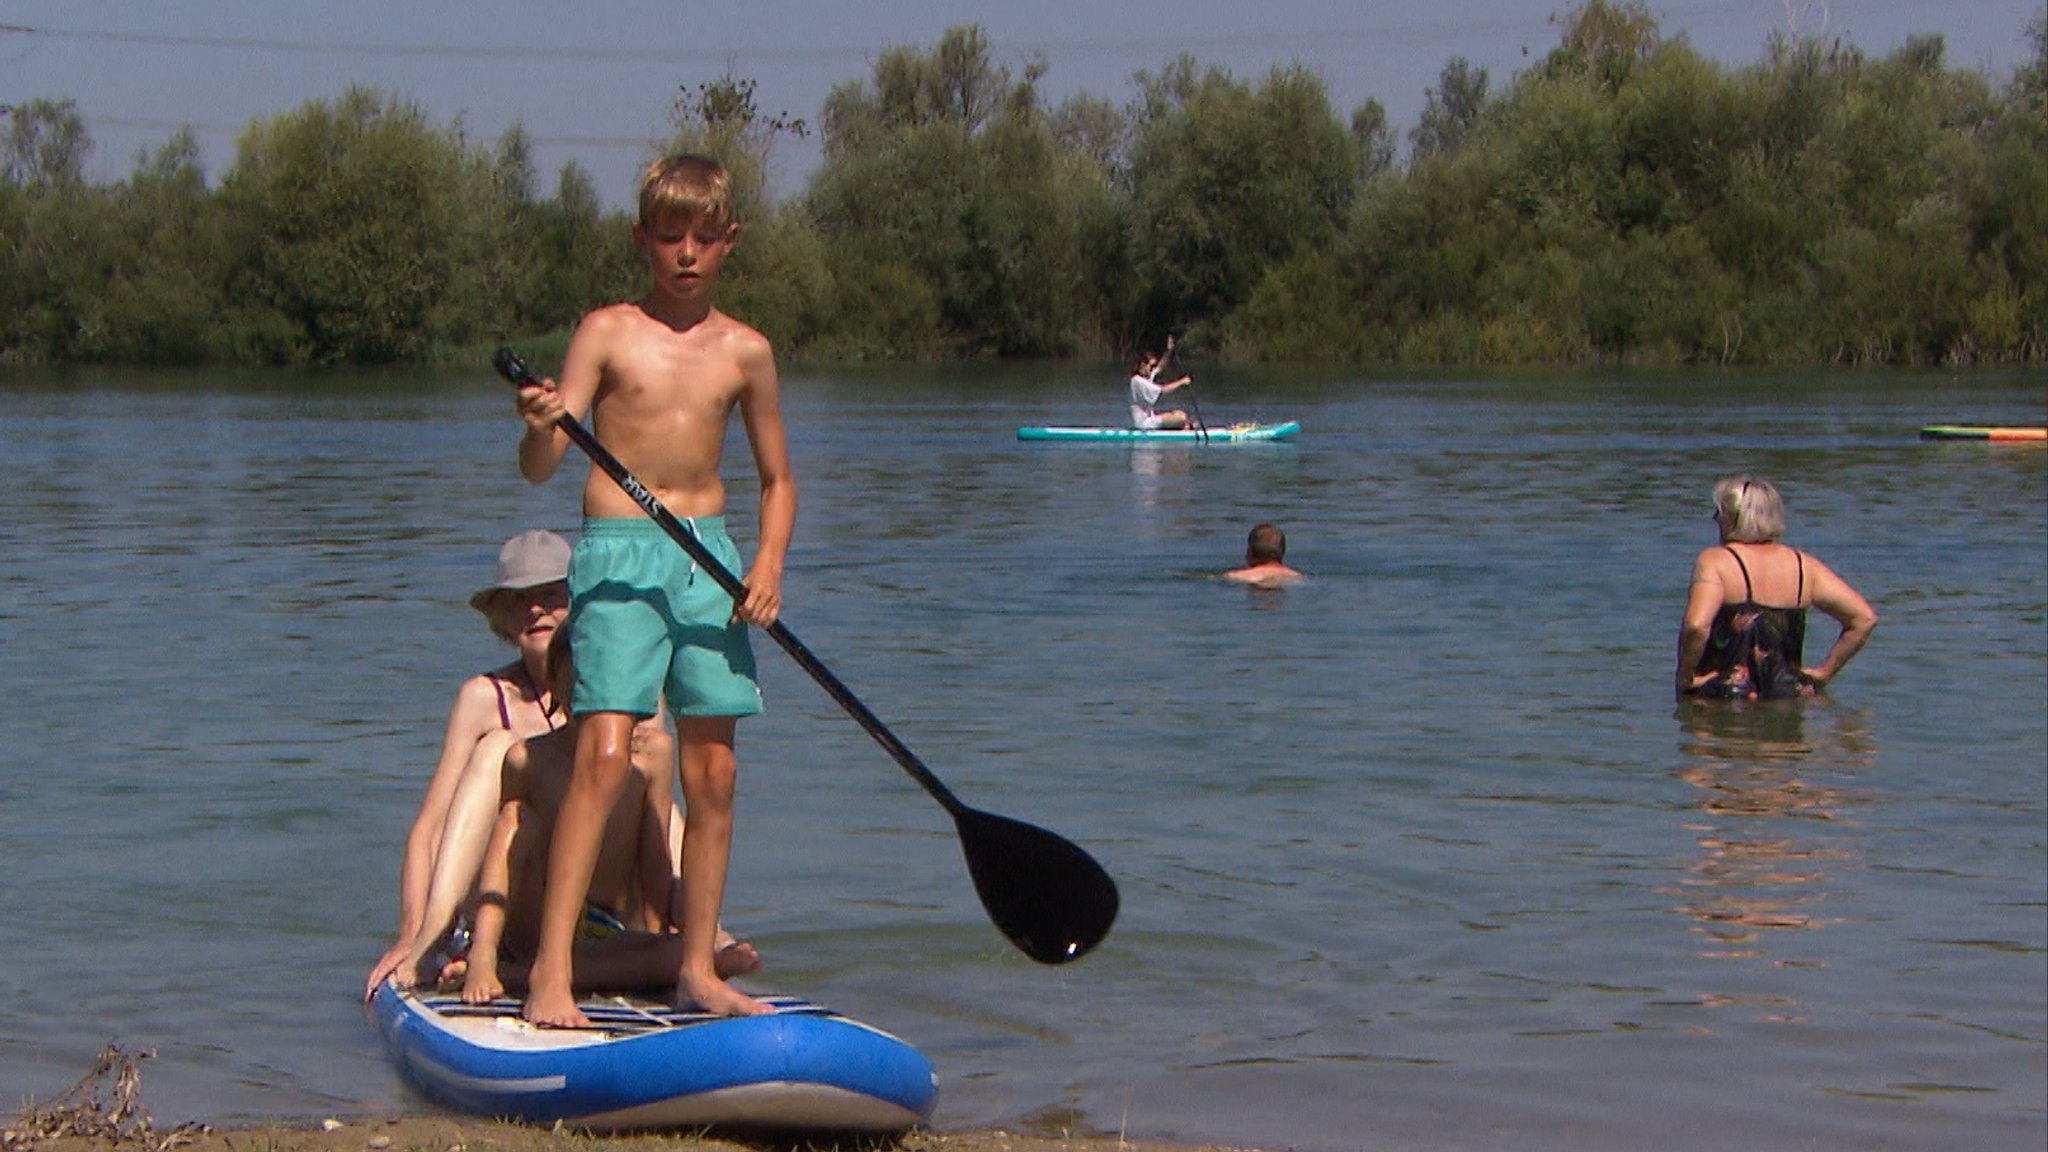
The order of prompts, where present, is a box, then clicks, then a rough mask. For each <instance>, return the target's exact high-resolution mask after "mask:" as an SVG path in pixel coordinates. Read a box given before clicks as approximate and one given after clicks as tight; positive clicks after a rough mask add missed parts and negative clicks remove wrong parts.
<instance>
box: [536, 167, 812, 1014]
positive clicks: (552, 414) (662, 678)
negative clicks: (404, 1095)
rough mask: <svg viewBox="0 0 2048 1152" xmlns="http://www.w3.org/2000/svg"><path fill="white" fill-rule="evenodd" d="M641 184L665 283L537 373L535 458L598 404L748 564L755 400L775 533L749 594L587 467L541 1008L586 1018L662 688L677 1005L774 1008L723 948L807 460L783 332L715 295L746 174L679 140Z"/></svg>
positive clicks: (658, 477) (765, 515)
mask: <svg viewBox="0 0 2048 1152" xmlns="http://www.w3.org/2000/svg"><path fill="white" fill-rule="evenodd" d="M639 199H640V203H639V219H638V221H637V222H636V223H635V224H634V225H633V241H634V244H635V245H636V246H637V247H638V249H639V251H640V254H641V256H642V257H643V258H644V259H645V260H646V261H647V267H648V272H649V275H650V277H651V281H652V282H651V284H650V286H649V288H648V291H647V293H646V295H644V296H642V297H641V298H640V299H639V300H638V301H636V302H632V303H621V304H611V305H607V306H605V307H602V308H598V309H596V310H595V311H593V312H591V313H590V314H589V315H587V316H585V317H584V318H583V320H582V322H581V323H580V324H578V325H577V328H576V333H575V335H574V336H573V337H572V338H571V340H570V342H569V349H568V352H567V354H566V356H565V358H564V361H563V364H562V376H561V380H560V382H559V383H556V382H554V381H544V382H542V384H541V385H539V386H524V387H521V388H520V389H519V415H520V418H521V419H522V420H523V421H524V422H525V424H526V432H525V434H524V435H523V436H522V437H521V438H520V441H519V470H520V472H521V473H522V474H523V475H525V477H526V479H527V480H528V481H529V482H531V483H534V484H540V483H544V482H545V481H547V480H548V478H549V477H551V476H553V475H554V473H555V470H556V469H557V468H558V467H559V466H560V465H561V462H562V456H563V454H564V453H565V452H566V451H567V449H568V447H569V443H570V441H569V438H568V435H567V434H566V433H565V432H564V431H562V429H561V428H560V427H559V426H558V421H559V420H560V419H561V418H562V417H563V416H564V415H567V416H571V417H574V418H576V419H579V420H580V419H582V418H584V416H585V415H586V414H587V415H588V416H589V422H590V425H591V429H592V432H593V434H594V435H595V436H596V438H597V440H598V442H599V443H600V444H602V445H603V446H604V447H605V448H607V449H609V450H610V451H611V453H612V454H613V455H615V456H617V457H618V458H619V460H620V462H622V463H623V464H625V466H626V467H627V468H628V469H629V470H630V471H631V473H632V475H633V476H634V477H636V478H637V479H638V480H639V481H640V483H641V484H642V485H643V486H644V487H645V488H647V489H648V490H649V491H650V492H652V493H653V494H654V496H655V497H656V498H657V499H659V500H660V501H661V503H662V504H663V505H664V506H665V507H666V508H667V509H668V510H669V511H670V512H671V513H673V514H674V515H675V516H676V517H677V518H678V519H680V520H682V521H684V522H685V523H686V524H687V525H688V526H689V528H690V530H691V531H692V532H693V533H694V534H695V535H696V537H697V539H698V540H700V541H701V542H702V543H703V544H704V545H705V547H707V548H709V549H710V550H711V552H712V553H713V554H714V555H715V556H716V557H718V559H720V560H721V561H722V562H723V563H724V564H725V565H726V567H727V568H729V569H731V570H734V571H737V570H738V569H739V553H738V549H737V548H736V547H735V546H734V545H733V543H732V541H731V539H730V538H729V537H728V536H727V535H726V533H725V520H724V516H725V489H724V486H723V484H722V483H721V482H720V480H719V473H718V464H719V457H720V454H721V453H722V451H723V449H724V444H725V428H726V424H727V423H728V421H729V420H730V417H731V414H732V411H733V409H734V408H735V407H737V408H738V409H739V412H740V419H741V421H742V423H743V424H744V425H745V427H746V430H747V441H748V444H749V445H750V446H751V448H752V450H753V457H754V465H755V469H756V472H757V473H758V475H759V478H760V484H761V499H760V527H759V532H760V537H759V540H758V541H757V542H756V545H755V551H754V562H753V565H752V566H751V567H750V568H748V569H747V573H746V579H745V584H746V598H745V599H744V600H743V601H742V602H740V603H737V604H735V603H734V602H733V599H732V598H731V597H730V596H728V595H727V594H726V593H725V592H724V591H723V590H722V589H721V588H720V587H719V585H718V583H717V581H715V580H713V579H712V578H711V577H710V576H709V575H708V574H706V573H702V572H699V571H697V570H696V567H695V565H694V564H693V563H692V562H691V560H690V558H689V557H688V555H686V554H685V553H684V552H683V551H682V549H681V548H679V547H677V545H676V544H675V542H674V541H672V540H670V539H668V537H667V535H666V534H665V533H664V532H663V531H662V530H661V528H660V526H659V525H657V524H656V523H655V522H654V521H653V520H651V519H649V518H648V517H647V515H646V513H645V512H643V511H642V510H641V508H640V506H639V505H638V504H637V503H635V501H634V500H633V498H632V497H631V496H629V495H627V494H626V492H625V491H624V490H623V489H621V488H620V487H619V486H618V485H617V484H616V483H615V482H613V481H612V480H611V479H610V478H609V477H608V476H606V475H604V474H603V473H602V472H600V471H599V470H598V469H596V468H592V469H591V470H590V474H589V476H588V478H587V479H586V480H585V482H584V485H583V517H584V520H583V535H582V539H581V540H580V541H579V542H578V543H577V545H576V548H575V552H574V554H573V555H572V557H571V559H570V562H569V593H570V608H569V625H568V627H569V636H570V640H571V643H572V644H573V645H574V650H575V665H576V678H575V689H574V692H573V693H572V696H571V700H570V705H569V706H570V709H571V711H573V712H574V713H575V715H576V716H577V717H578V719H579V728H578V732H577V740H576V757H575V766H574V768H573V770H572V773H571V779H570V783H569V789H568V792H567V794H566V795H565V796H564V797H563V801H562V809H561V814H560V816H559V818H558V819H557V821H556V823H555V827H554V832H553V835H552V838H551V841H550V845H549V850H548V869H547V887H546V892H545V895H544V897H543V906H542V910H541V925H540V941H539V946H538V949H537V951H536V953H535V956H534V963H533V969H532V973H531V977H530V987H529V989H528V993H527V998H526V1007H525V1011H524V1015H525V1017H526V1018H527V1019H528V1020H531V1021H533V1022H534V1023H537V1024H547V1025H555V1026H559V1027H585V1026H587V1025H588V1021H587V1020H586V1019H585V1018H584V1016H583V1013H582V1012H581V1011H580V1010H579V1009H578V1008H577V1007H576V999H575V995H574V993H573V992H572V989H571V979H570V978H571V961H570V950H571V947H572V945H573V943H574V941H575V936H576V927H577V924H578V923H579V922H580V921H581V920H582V917H583V911H584V908H583V905H584V899H585V896H586V895H587V892H588V889H589V886H590V880H591V875H592V872H593V870H594V868H595V866H596V861H597V854H598V846H599V841H600V839H601V837H602V835H603V832H604V827H605V823H606V820H607V817H608V815H609V813H610V812H611V810H612V807H613V805H614V804H615V803H616V802H617V800H618V799H619V796H620V794H621V792H622V791H623V790H624V787H625V784H626V778H627V774H628V772H629V768H630V764H629V756H630V750H631V746H632V729H633V724H634V722H635V721H636V720H637V719H638V718H640V717H643V716H649V715H652V714H653V713H654V710H655V708H656V707H657V706H658V705H659V703H660V701H661V700H662V699H663V694H664V693H666V699H667V701H668V707H669V710H670V712H671V713H672V714H673V715H674V716H675V722H676V760H677V772H678V775H679V776H680V777H681V780H682V792H683V803H684V824H683V827H684V836H683V861H682V890H683V913H682V917H683V925H682V927H683V959H682V965H681V970H680V972H679V973H678V974H677V981H676V998H677V1001H678V1005H679V1006H684V1005H692V1004H693V1005H696V1006H698V1007H701V1008H703V1009H705V1010H706V1011H710V1012H715V1013H719V1014H722V1015H727V1016H745V1015H756V1014H760V1013H764V1012H767V1011H769V1010H770V1009H769V1008H768V1007H767V1006H766V1005H764V1004H761V1003H759V1002H758V1001H756V1000H754V999H753V998H752V997H749V996H747V995H746V994H745V993H743V992H741V991H740V990H739V989H737V988H734V987H732V986H731V985H729V984H727V983H726V982H725V981H724V980H723V979H721V978H720V977H719V975H718V973H717V971H716V968H715V966H714V953H713V949H714V947H715V940H716V937H717V932H718V915H719V908H720V906H721V904H722V903H723V902H724V897H725V876H726V864H727V858H728V854H729V852H730V849H731V845H732V824H733V791H734V782H735V779H736V776H737V770H738V765H737V761H736V759H735V757H734V754H733V735H734V731H735V728H736V727H737V724H736V722H737V719H738V718H739V717H741V716H749V715H753V714H754V713H757V712H759V711H760V710H761V693H760V689H759V688H758V687H757V686H756V684H755V682H754V657H753V652H752V649H751V647H750V645H749V642H748V638H747V632H746V627H745V625H746V624H755V625H759V626H762V627H766V626H768V625H769V624H772V623H774V621H775V617H776V614H777V613H778V612H779V611H780V609H781V605H782V563H783V557H784V555H785V554H786V553H787V552H788V549H789V540H790V535H791V533H792V531H793V530H794V528H795V524H796V478H795V477H794V476H793V475H792V474H791V472H790V467H789V453H788V447H787V444H786V442H785V439H784V433H783V427H782V412H781V402H780V397H779V395H778V391H779V386H778V384H777V380H776V372H775V356H774V351H773V349H772V348H771V347H770V346H769V342H768V340H767V338H766V337H764V336H763V335H762V334H761V333H759V332H757V331H755V330H754V329H753V328H750V327H748V326H747V325H745V324H742V323H740V322H739V321H737V320H735V319H733V318H732V317H730V316H727V315H726V314H725V313H723V312H720V311H719V310H718V309H716V308H714V307H712V306H711V289H712V286H713V284H714V283H715V282H716V281H717V279H718V273H719V270H720V269H721V268H722V267H723V265H724V263H725V259H726V256H727V255H728V254H729V253H730V252H731V251H732V246H733V243H734V241H735V240H736V239H737V237H738V235H739V222H738V220H737V219H735V217H734V212H733V200H732V184H731V178H730V176H729V175H728V174H727V172H726V170H725V169H724V167H722V166H721V165H719V164H718V163H717V162H716V161H713V160H709V159H706V158H704V157H700V156H672V157H668V158H666V159H663V160H659V161H657V162H655V163H654V164H652V165H650V166H649V167H648V169H647V171H646V172H645V173H644V174H643V175H642V177H641V180H640V198H639Z"/></svg>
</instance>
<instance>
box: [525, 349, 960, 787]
mask: <svg viewBox="0 0 2048 1152" xmlns="http://www.w3.org/2000/svg"><path fill="white" fill-rule="evenodd" d="M494 363H495V364H496V365H497V368H498V371H499V373H500V374H502V375H504V376H505V378H506V379H508V380H510V381H511V382H512V383H513V384H515V385H519V386H522V387H525V386H534V387H538V386H539V385H540V381H539V380H536V379H534V377H533V374H532V373H531V372H528V371H526V367H525V365H524V364H521V363H519V362H518V360H517V359H516V358H508V357H506V355H505V354H504V353H500V354H499V356H498V358H497V359H496V360H495V361H494ZM515 365H516V367H515ZM515 373H516V374H515ZM555 426H556V427H558V428H560V429H561V430H562V431H563V432H565V433H567V434H568V436H569V441H570V443H572V444H574V445H576V446H577V447H578V448H581V449H583V453H584V455H586V456H589V457H590V462H591V463H592V464H595V465H597V467H598V469H599V470H600V471H602V472H603V473H604V474H605V475H607V476H609V477H611V478H612V480H613V481H614V482H616V483H617V484H618V486H619V487H620V488H621V489H622V490H624V491H625V493H626V495H628V496H630V497H632V498H633V502H634V503H635V504H638V505H639V506H640V508H641V510H642V511H644V512H646V513H647V515H648V518H649V519H652V520H653V521H654V522H655V523H656V524H658V525H660V526H661V530H662V531H663V532H666V533H668V535H669V538H670V539H672V540H674V541H675V542H676V543H677V544H680V545H682V549H683V551H684V552H687V553H689V555H690V559H691V560H693V561H695V562H696V564H697V566H698V567H699V568H702V569H703V570H704V571H706V572H708V573H710V574H711V578H712V579H713V580H716V581H718V586H719V587H720V588H723V589H725V591H726V594H727V595H729V596H731V597H732V599H733V603H735V604H737V603H740V602H741V601H744V600H745V599H746V598H747V586H746V585H745V584H744V583H742V582H741V580H740V578H739V577H738V576H735V575H733V573H732V571H731V570H730V569H728V568H726V566H725V565H723V564H721V563H719V562H718V557H716V556H713V555H712V554H711V550H710V549H708V548H706V547H704V545H703V543H702V542H701V541H699V540H698V539H697V534H696V533H695V532H692V531H691V530H690V529H689V528H687V527H686V526H684V524H683V522H682V521H681V520H678V519H676V516H675V514H674V513H673V512H670V511H669V510H668V508H667V507H665V506H664V505H663V504H662V502H661V501H660V500H658V499H656V498H655V495H654V493H652V492H649V491H648V490H647V488H646V486H645V485H643V484H641V483H640V481H638V480H636V479H634V477H633V474H632V473H631V472H629V471H627V470H626V466H625V465H624V464H621V463H620V462H619V458H618V457H617V456H614V455H612V453H611V450H610V449H608V448H606V447H605V446H604V445H602V444H600V443H598V442H597V437H595V436H593V435H591V434H590V429H588V428H585V427H584V426H583V422H582V421H581V420H578V419H576V418H575V417H574V416H571V415H569V414H568V413H566V412H565V413H563V414H562V416H561V418H560V419H558V420H556V421H555ZM762 631H764V632H766V633H768V635H769V636H770V637H773V638H774V640H775V642H776V643H777V644H779V645H781V646H782V650H783V651H784V652H787V653H789V656H790V659H792V660H795V661H796V662H797V664H798V665H799V666H800V667H802V668H803V670H804V671H805V672H808V673H810V676H811V679H813V680H815V681H817V682H818V687H820V688H823V689H824V690H825V694H826V695H828V696H830V697H832V699H834V700H836V701H838V703H839V706H840V707H841V708H844V709H846V712H847V714H848V715H850V716H852V717H853V718H854V720H855V721H856V722H858V723H859V724H860V726H861V727H862V728H865V729H867V733H868V735H870V736H872V737H874V738H875V742H876V743H877V744H880V745H881V746H882V747H883V748H884V749H886V750H887V751H888V753H889V755H890V756H891V757H892V758H894V759H895V761H896V763H897V764H899V765H901V766H902V768H903V770H904V771H905V772H908V773H910V778H911V779H913V780H915V781H917V782H918V785H919V786H920V787H922V788H923V789H924V790H925V791H926V792H929V793H930V794H931V797H932V799H934V800H937V801H938V802H939V804H940V805H941V806H942V807H944V808H945V809H946V811H947V812H949V813H951V814H952V815H953V817H954V818H955V819H958V818H959V817H961V816H962V815H963V814H965V813H967V812H970V811H972V809H970V808H968V806H967V805H966V804H964V803H962V802H961V801H960V798H959V797H957V796H955V795H953V792H952V789H950V788H947V787H946V785H945V783H944V782H943V781H941V780H940V779H939V778H938V777H937V776H934V775H933V774H932V771H931V769H929V768H927V767H925V766H924V761H922V760H919V759H918V758H917V754H916V753H914V752H912V751H911V750H910V748H909V746H908V745H906V744H904V743H903V741H901V740H898V739H897V738H896V734H895V733H894V732H891V731H889V728H888V725H886V724H883V723H882V720H881V718H880V717H878V716H876V715H875V713H874V711H873V710H872V709H870V708H869V707H868V706H867V705H866V704H863V703H861V701H860V698H859V697H858V696H855V695H854V694H853V690H852V689H850V688H848V687H847V686H846V685H845V684H844V683H843V682H842V681H841V680H840V679H839V677H837V676H835V675H833V674H832V670H831V669H830V668H827V667H825V664H824V662H823V661H821V660H819V659H818V658H817V656H815V655H813V654H812V652H811V650H810V649H809V648H807V647H805V646H804V642H803V641H801V640H799V639H797V638H796V633H794V632H791V631H790V630H789V628H788V626H786V625H784V624H783V622H782V621H780V620H777V621H775V622H774V623H773V624H770V625H768V626H767V627H766V628H764V629H762Z"/></svg>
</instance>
